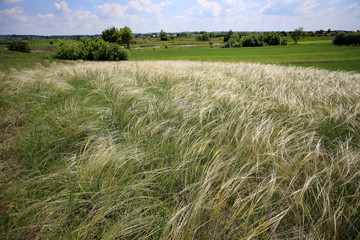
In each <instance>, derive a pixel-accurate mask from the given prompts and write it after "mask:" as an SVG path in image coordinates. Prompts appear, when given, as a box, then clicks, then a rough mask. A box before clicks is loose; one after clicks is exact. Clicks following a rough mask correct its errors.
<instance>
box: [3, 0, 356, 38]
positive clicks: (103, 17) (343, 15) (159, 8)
mask: <svg viewBox="0 0 360 240" xmlns="http://www.w3.org/2000/svg"><path fill="white" fill-rule="evenodd" d="M113 26H115V27H117V28H122V27H124V26H127V27H130V28H131V29H132V31H133V33H150V32H160V30H162V29H163V30H164V31H165V32H183V31H208V32H211V31H228V30H230V29H231V30H233V31H283V30H284V31H292V30H294V29H295V28H299V27H303V28H304V30H306V31H316V30H320V29H323V30H325V31H326V30H328V29H331V30H355V29H360V0H258V1H249V0H196V1H190V0H113V1H110V0H86V1H85V0H0V34H33V35H77V34H79V35H80V34H85V35H86V34H89V35H92V34H101V32H102V31H103V30H104V29H107V28H110V27H113Z"/></svg>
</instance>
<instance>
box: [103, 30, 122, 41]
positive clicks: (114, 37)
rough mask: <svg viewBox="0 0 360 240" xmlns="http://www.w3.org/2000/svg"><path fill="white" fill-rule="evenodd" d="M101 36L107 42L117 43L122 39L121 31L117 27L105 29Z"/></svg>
mask: <svg viewBox="0 0 360 240" xmlns="http://www.w3.org/2000/svg"><path fill="white" fill-rule="evenodd" d="M101 36H102V39H103V40H104V41H105V42H110V43H115V42H120V41H121V36H120V31H119V30H117V29H116V27H112V28H109V29H105V30H104V31H103V32H102V34H101Z"/></svg>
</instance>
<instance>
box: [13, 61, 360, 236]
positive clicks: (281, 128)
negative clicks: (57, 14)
mask: <svg viewBox="0 0 360 240" xmlns="http://www.w3.org/2000/svg"><path fill="white" fill-rule="evenodd" d="M8 81H9V82H10V84H14V85H16V89H17V90H16V91H20V92H21V88H25V87H28V86H29V85H31V86H34V85H36V84H38V85H39V86H40V87H41V86H42V85H43V84H44V87H45V85H46V89H47V91H48V92H46V93H44V92H42V93H43V94H45V95H44V98H48V97H49V96H51V95H52V94H57V93H59V92H67V91H77V90H78V91H81V89H79V88H77V87H76V86H75V85H74V84H73V82H74V81H75V82H78V83H79V82H80V83H82V84H83V85H86V86H89V88H87V89H86V90H84V91H88V93H96V94H98V96H101V99H102V100H101V103H98V104H92V105H91V106H88V104H90V103H92V101H93V96H92V95H91V96H90V95H88V93H85V96H84V97H81V98H80V97H74V98H69V99H65V100H64V101H65V103H64V108H63V109H62V113H61V114H59V115H57V116H58V120H57V121H58V122H60V123H61V122H62V123H64V121H65V122H66V121H67V122H68V125H67V126H68V128H69V129H67V131H69V134H70V135H71V134H73V136H74V137H76V136H79V135H81V134H84V132H85V131H88V132H89V135H87V136H86V138H85V139H84V140H83V141H82V142H79V143H78V150H77V151H75V152H71V153H67V154H66V155H64V158H63V161H65V162H66V169H62V170H61V171H60V170H59V172H57V173H54V175H46V176H40V177H38V178H37V179H34V180H32V181H33V182H36V181H40V180H39V179H41V181H55V180H54V179H57V181H60V182H61V176H67V180H64V182H65V183H64V184H63V185H61V184H60V185H59V189H62V190H61V191H63V193H64V196H66V195H68V194H74V199H76V200H74V201H78V202H77V203H76V206H80V207H81V209H84V210H83V214H82V216H83V218H82V219H81V221H80V223H78V224H77V225H76V224H75V225H71V224H70V223H71V221H70V223H69V224H70V227H69V224H67V223H64V222H66V221H69V220H66V221H65V219H66V217H67V215H69V214H70V213H69V212H67V211H66V210H64V209H65V208H66V206H67V204H68V203H67V202H66V201H65V200H58V201H50V200H39V201H38V202H36V203H34V204H32V205H31V206H30V207H29V208H28V210H27V212H32V211H33V210H34V209H35V210H36V211H38V212H40V213H39V216H46V217H47V218H48V219H51V220H48V222H49V223H50V224H49V225H51V228H56V227H57V226H61V227H64V226H67V227H68V230H67V231H64V232H63V233H62V234H61V235H60V236H61V237H64V238H75V239H89V238H92V237H94V235H93V234H95V232H96V234H97V235H98V236H100V237H101V238H103V239H130V238H139V239H148V238H150V239H151V238H161V239H209V238H214V239H330V238H334V239H335V238H341V237H342V236H345V234H349V235H348V236H355V235H356V234H357V236H359V229H358V227H359V226H360V225H359V223H360V220H359V217H358V216H356V214H359V209H360V200H359V199H360V187H359V184H358V182H359V180H360V169H359V166H360V165H359V164H360V161H359V160H360V158H359V140H360V135H359V132H360V129H359V125H360V122H359V121H360V112H359V108H360V75H359V74H352V73H346V72H329V71H325V70H316V69H303V68H294V67H280V66H274V65H262V64H252V63H202V62H186V61H144V62H131V61H129V62H119V63H116V62H77V63H74V64H72V65H53V66H51V67H50V68H39V69H37V70H31V71H26V72H14V73H12V74H11V75H9V80H8ZM76 89H77V90H76ZM13 91H15V87H14V88H13ZM14 94H15V93H14ZM84 106H88V107H86V108H85V109H84ZM69 116H76V117H74V119H72V118H70V119H69ZM65 118H67V119H65ZM54 119H56V118H54ZM59 179H60V180H59ZM67 184H70V185H71V186H72V187H71V188H67V187H66V185H67ZM72 191H73V192H72ZM65 192H67V193H66V194H65ZM51 194H55V193H53V192H51V191H50V195H51ZM60 195H61V194H60ZM80 195H81V196H86V197H83V198H80V197H76V196H80ZM49 197H50V198H51V197H53V198H55V197H54V196H49ZM58 198H59V199H64V197H61V196H60V197H58ZM81 199H82V200H81ZM50 206H51V207H50ZM52 208H55V209H57V210H56V211H57V212H58V213H59V215H57V216H54V213H53V211H54V209H52ZM94 212H96V213H94ZM37 223H38V224H40V225H42V226H44V228H47V227H48V226H47V225H44V223H42V222H41V221H40V220H39V221H38V222H37ZM60 223H61V224H60ZM57 224H58V225H57ZM15 225H16V224H15ZM14 228H15V229H16V226H14ZM57 231H60V229H57ZM38 234H39V235H38V237H41V236H42V235H41V234H45V233H44V232H43V231H39V233H38ZM44 236H46V235H44ZM58 236H59V235H58Z"/></svg>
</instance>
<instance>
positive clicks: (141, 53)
mask: <svg viewBox="0 0 360 240" xmlns="http://www.w3.org/2000/svg"><path fill="white" fill-rule="evenodd" d="M131 59H132V60H190V61H211V62H218V61H221V62H241V61H244V62H260V63H272V64H279V65H294V66H303V67H317V68H323V69H329V70H344V71H355V72H360V47H358V46H341V47H340V46H334V45H333V44H332V38H325V39H324V38H316V37H315V38H305V39H303V40H301V41H299V43H298V44H296V45H295V44H293V42H291V41H289V44H288V45H287V46H267V47H253V48H251V47H248V48H219V47H214V48H210V46H201V47H187V48H184V47H176V46H175V47H171V46H168V48H164V47H162V48H160V49H155V48H149V49H146V50H144V49H142V50H136V49H133V50H132V51H131Z"/></svg>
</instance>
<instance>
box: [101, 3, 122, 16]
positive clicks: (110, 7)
mask: <svg viewBox="0 0 360 240" xmlns="http://www.w3.org/2000/svg"><path fill="white" fill-rule="evenodd" d="M97 9H98V10H99V16H100V17H103V18H110V17H122V16H124V12H125V10H126V6H122V5H121V4H119V3H105V4H103V5H100V6H98V7H97Z"/></svg>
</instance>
